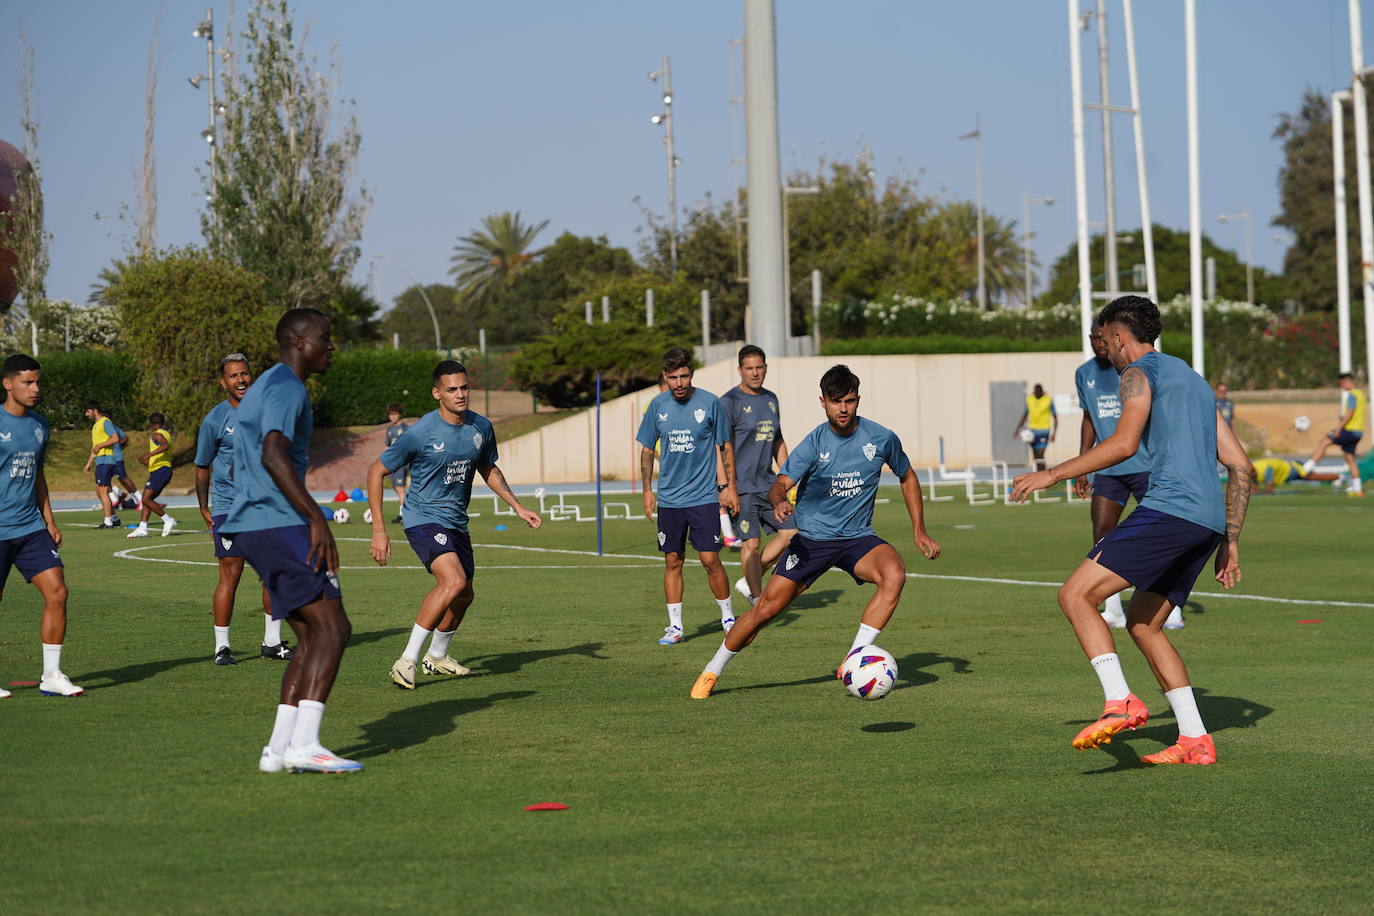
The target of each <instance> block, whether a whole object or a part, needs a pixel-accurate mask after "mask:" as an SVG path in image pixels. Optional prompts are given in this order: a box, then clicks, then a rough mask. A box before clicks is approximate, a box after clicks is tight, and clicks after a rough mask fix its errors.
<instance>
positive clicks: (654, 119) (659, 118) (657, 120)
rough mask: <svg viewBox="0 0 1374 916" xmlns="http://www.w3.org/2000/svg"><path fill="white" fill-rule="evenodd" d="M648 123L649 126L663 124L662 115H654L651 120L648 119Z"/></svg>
mask: <svg viewBox="0 0 1374 916" xmlns="http://www.w3.org/2000/svg"><path fill="white" fill-rule="evenodd" d="M649 123H650V124H662V123H663V115H661V114H656V115H654V116H652V117H651V118H649Z"/></svg>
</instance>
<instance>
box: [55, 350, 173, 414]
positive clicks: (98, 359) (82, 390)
mask: <svg viewBox="0 0 1374 916" xmlns="http://www.w3.org/2000/svg"><path fill="white" fill-rule="evenodd" d="M38 362H39V365H41V366H42V367H43V377H42V382H41V388H42V395H41V396H42V400H40V401H39V404H38V412H39V413H40V414H42V415H43V416H44V417H46V418H47V420H48V422H49V423H50V424H52V425H53V426H54V427H58V428H69V429H70V428H73V427H78V426H85V425H88V424H87V421H86V417H85V415H84V412H85V410H86V402H87V401H96V402H97V403H99V404H100V406H101V408H102V409H104V411H105V413H106V414H108V415H109V416H110V418H111V419H113V420H114V421H115V423H116V425H118V426H120V427H121V428H123V429H126V430H128V429H142V428H143V427H144V425H145V424H146V419H147V413H148V412H147V411H145V410H143V409H141V407H140V405H139V404H138V401H137V395H136V388H137V385H138V372H137V371H136V370H135V369H134V360H133V357H132V356H130V355H129V354H128V353H123V352H119V353H108V352H105V351H101V350H82V351H78V352H75V353H51V354H40V355H39V357H38Z"/></svg>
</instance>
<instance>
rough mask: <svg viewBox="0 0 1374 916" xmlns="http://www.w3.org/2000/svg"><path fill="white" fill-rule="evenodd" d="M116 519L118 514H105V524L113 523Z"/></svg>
mask: <svg viewBox="0 0 1374 916" xmlns="http://www.w3.org/2000/svg"><path fill="white" fill-rule="evenodd" d="M116 521H118V516H114V515H107V516H105V524H107V525H113V524H114V523H115V522H116Z"/></svg>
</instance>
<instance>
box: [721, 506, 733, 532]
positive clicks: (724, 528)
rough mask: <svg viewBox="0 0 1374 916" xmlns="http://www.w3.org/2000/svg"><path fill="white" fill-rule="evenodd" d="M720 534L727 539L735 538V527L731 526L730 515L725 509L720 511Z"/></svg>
mask: <svg viewBox="0 0 1374 916" xmlns="http://www.w3.org/2000/svg"><path fill="white" fill-rule="evenodd" d="M720 533H721V534H723V535H725V536H726V537H727V538H732V537H734V536H735V526H734V525H731V524H730V513H729V512H726V511H725V510H724V509H721V510H720Z"/></svg>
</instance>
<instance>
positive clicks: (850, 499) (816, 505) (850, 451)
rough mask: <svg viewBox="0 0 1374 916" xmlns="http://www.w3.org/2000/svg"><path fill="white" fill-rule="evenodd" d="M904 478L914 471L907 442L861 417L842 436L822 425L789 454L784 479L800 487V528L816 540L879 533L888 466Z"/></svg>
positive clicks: (834, 539)
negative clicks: (877, 516)
mask: <svg viewBox="0 0 1374 916" xmlns="http://www.w3.org/2000/svg"><path fill="white" fill-rule="evenodd" d="M884 464H886V465H887V466H888V467H890V468H892V472H893V473H894V474H896V475H897V477H898V478H901V477H902V476H904V475H905V474H906V472H907V471H908V470H910V468H911V462H910V461H909V460H908V459H907V457H906V452H904V451H902V440H901V439H899V438H897V434H896V433H894V432H893V431H892V430H890V429H888V428H887V427H885V426H882V425H880V424H878V423H874V422H873V421H872V420H869V419H867V418H865V417H859V418H858V426H857V427H856V428H855V429H854V432H852V433H850V434H849V435H847V436H841V435H840V434H839V433H837V432H835V430H834V429H832V428H831V426H830V424H829V423H828V422H827V423H822V424H821V425H820V426H817V427H816V428H815V429H813V430H811V432H810V433H808V434H807V436H806V438H805V439H803V440H802V441H801V442H798V443H797V447H796V448H794V449H793V450H792V452H791V453H790V454H789V455H788V456H787V464H786V465H785V466H784V467H783V469H782V473H783V475H784V476H786V477H789V478H791V479H792V480H793V481H795V482H796V484H797V528H798V530H799V531H801V533H802V534H804V535H805V536H806V537H808V538H811V539H812V540H816V541H838V540H843V539H847V538H857V537H862V536H864V535H866V534H872V533H873V504H874V502H875V501H876V500H877V498H878V478H879V477H881V476H882V473H883V465H884Z"/></svg>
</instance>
